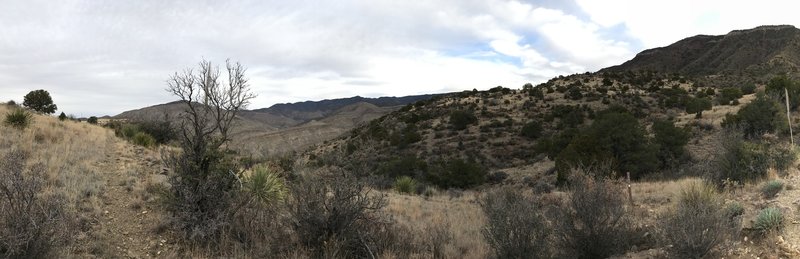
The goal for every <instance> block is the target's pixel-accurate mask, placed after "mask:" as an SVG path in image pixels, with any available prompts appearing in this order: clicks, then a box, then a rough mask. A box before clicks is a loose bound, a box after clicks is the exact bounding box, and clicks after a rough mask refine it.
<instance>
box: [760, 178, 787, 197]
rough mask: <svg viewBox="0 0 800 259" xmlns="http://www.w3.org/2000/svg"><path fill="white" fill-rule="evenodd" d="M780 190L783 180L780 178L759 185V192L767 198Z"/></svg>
mask: <svg viewBox="0 0 800 259" xmlns="http://www.w3.org/2000/svg"><path fill="white" fill-rule="evenodd" d="M781 190H783V182H781V181H780V180H771V181H769V182H766V183H764V184H763V185H761V194H763V195H764V197H765V198H767V199H772V198H774V197H775V195H778V193H779V192H781Z"/></svg>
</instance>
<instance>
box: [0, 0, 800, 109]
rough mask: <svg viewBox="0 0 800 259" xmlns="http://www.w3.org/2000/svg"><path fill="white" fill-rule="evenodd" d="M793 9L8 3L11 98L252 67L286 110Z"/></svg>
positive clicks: (773, 16) (2, 76) (735, 5)
mask: <svg viewBox="0 0 800 259" xmlns="http://www.w3.org/2000/svg"><path fill="white" fill-rule="evenodd" d="M798 7H800V4H796V3H795V2H793V1H766V2H753V1H723V0H716V1H695V0H670V1H643V0H603V1H598V0H541V1H503V0H481V1H479V0H431V1H427V0H419V1H398V0H361V1H356V0H330V1H302V0H276V1H269V0H253V1H211V0H209V1H189V0H185V1H183V0H176V1H165V0H137V1H127V0H118V1H100V0H97V1H81V0H59V1H52V0H19V1H13V0H0V101H7V100H11V99H13V100H16V101H18V102H21V101H22V97H23V96H24V95H25V94H26V93H28V92H29V91H31V90H35V89H45V90H48V91H49V92H50V93H51V95H52V96H53V99H54V101H55V103H56V104H57V105H58V107H59V112H60V111H64V112H66V113H67V114H74V115H76V116H91V115H115V114H118V113H120V112H122V111H125V110H130V109H136V108H141V107H145V106H150V105H154V104H159V103H165V102H169V101H173V100H174V99H175V98H173V97H172V96H170V95H169V94H168V93H167V92H166V91H165V90H164V89H165V87H166V83H165V81H166V79H167V78H168V77H169V75H170V74H172V73H173V72H175V71H178V70H182V69H184V68H188V67H195V66H196V64H197V62H198V61H200V60H201V59H207V60H209V61H211V62H214V63H218V64H223V63H224V61H225V59H226V58H230V59H232V60H235V61H239V62H241V63H242V64H243V65H244V66H246V67H247V68H248V71H247V75H248V77H249V78H250V82H251V87H252V90H253V91H254V92H255V93H257V94H258V97H257V98H256V99H255V100H254V102H253V104H252V105H251V106H250V108H263V107H268V106H270V105H272V104H275V103H283V102H296V101H305V100H321V99H326V98H327V99H330V98H342V97H350V96H355V95H361V96H365V97H378V96H403V95H413V94H426V93H441V92H450V91H460V90H467V89H473V88H477V89H488V88H491V87H494V86H498V85H502V86H505V87H509V88H520V87H521V86H522V85H523V84H524V83H526V82H531V83H534V84H535V83H539V82H543V81H546V80H547V79H549V78H552V77H554V76H558V75H567V74H573V73H583V72H586V71H592V72H593V71H596V70H598V69H601V68H603V67H607V66H610V65H615V64H619V63H622V62H624V61H626V60H629V59H631V58H633V56H634V55H635V54H636V53H638V52H639V51H641V50H644V49H647V48H653V47H660V46H665V45H668V44H670V43H673V42H675V41H677V40H680V39H682V38H685V37H688V36H693V35H696V34H725V33H727V32H729V31H731V30H735V29H748V28H752V27H756V26H758V25H766V24H792V25H795V26H797V24H800V15H797V10H800V9H799V8H798Z"/></svg>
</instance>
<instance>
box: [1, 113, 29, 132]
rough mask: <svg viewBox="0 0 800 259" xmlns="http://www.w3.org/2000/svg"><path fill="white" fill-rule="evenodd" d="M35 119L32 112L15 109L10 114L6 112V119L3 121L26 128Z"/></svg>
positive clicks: (19, 127)
mask: <svg viewBox="0 0 800 259" xmlns="http://www.w3.org/2000/svg"><path fill="white" fill-rule="evenodd" d="M31 120H33V116H31V114H30V113H28V112H27V111H25V110H23V109H14V110H12V111H11V112H9V113H8V114H6V119H5V121H3V122H4V123H5V124H6V125H8V126H11V127H14V128H17V129H24V128H26V127H28V125H29V124H30V123H31Z"/></svg>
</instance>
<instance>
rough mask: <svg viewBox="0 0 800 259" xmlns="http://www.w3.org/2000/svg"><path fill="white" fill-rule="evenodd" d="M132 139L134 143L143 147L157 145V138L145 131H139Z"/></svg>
mask: <svg viewBox="0 0 800 259" xmlns="http://www.w3.org/2000/svg"><path fill="white" fill-rule="evenodd" d="M131 141H132V142H133V144H136V145H139V146H143V147H152V146H155V145H156V140H155V139H154V138H153V137H152V136H150V135H149V134H147V133H144V132H137V133H136V135H133V138H131Z"/></svg>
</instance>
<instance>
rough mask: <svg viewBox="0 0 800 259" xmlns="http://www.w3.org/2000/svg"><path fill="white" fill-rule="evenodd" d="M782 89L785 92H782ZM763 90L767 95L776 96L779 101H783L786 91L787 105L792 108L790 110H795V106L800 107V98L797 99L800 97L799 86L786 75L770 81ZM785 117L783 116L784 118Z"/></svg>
mask: <svg viewBox="0 0 800 259" xmlns="http://www.w3.org/2000/svg"><path fill="white" fill-rule="evenodd" d="M784 88H785V89H786V90H784ZM765 90H766V92H767V93H768V94H772V95H775V96H778V98H779V99H780V100H781V101H783V100H785V99H784V98H786V97H785V96H786V92H787V91H788V92H789V105H790V106H791V107H792V110H794V109H797V106H798V105H800V98H798V96H799V95H800V84H798V83H797V82H796V81H794V80H792V79H790V78H789V77H787V76H786V75H781V76H777V77H774V78H772V79H770V80H769V82H768V83H767V87H766V89H765ZM784 109H786V107H784ZM785 117H786V116H784V118H785Z"/></svg>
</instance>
